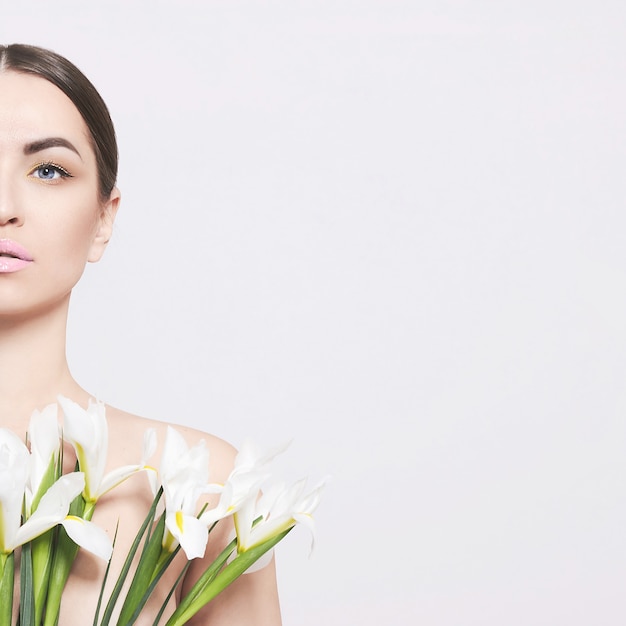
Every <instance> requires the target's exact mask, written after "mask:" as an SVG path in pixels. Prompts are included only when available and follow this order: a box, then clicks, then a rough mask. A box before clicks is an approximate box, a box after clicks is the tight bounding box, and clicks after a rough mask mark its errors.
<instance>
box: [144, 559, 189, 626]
mask: <svg viewBox="0 0 626 626" xmlns="http://www.w3.org/2000/svg"><path fill="white" fill-rule="evenodd" d="M190 565H191V561H187V563H185V567H183V569H182V571H181V572H180V574H179V575H178V578H176V580H175V582H174V584H173V585H172V588H171V589H170V591H169V593H168V594H167V596H166V597H165V600H163V604H162V605H161V608H160V609H159V612H158V613H157V616H156V618H155V619H154V622H153V623H152V626H159V622H160V621H161V618H162V617H163V613H165V609H166V608H167V603H168V602H169V601H170V599H171V597H172V596H173V595H174V592H175V591H176V587H178V585H179V584H180V581H181V580H182V579H183V578H184V577H185V574H186V573H187V570H188V569H189V566H190Z"/></svg>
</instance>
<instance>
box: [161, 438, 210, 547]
mask: <svg viewBox="0 0 626 626" xmlns="http://www.w3.org/2000/svg"><path fill="white" fill-rule="evenodd" d="M208 477H209V452H208V450H207V449H206V448H205V445H204V441H201V442H200V443H198V444H197V445H196V446H194V447H192V448H189V446H187V443H186V442H185V440H184V438H183V437H182V435H181V434H180V433H179V432H178V431H176V430H175V429H174V428H172V427H171V426H168V428H167V435H166V438H165V444H164V446H163V454H162V456H161V464H160V467H159V479H160V481H161V484H162V486H163V494H164V499H165V527H166V529H165V532H164V536H163V547H164V548H165V549H166V550H168V551H170V552H171V551H172V550H174V548H175V547H176V546H177V545H178V544H179V543H180V546H181V548H182V549H183V551H184V552H185V554H186V555H187V558H188V559H194V558H197V557H201V556H202V555H203V554H204V550H205V548H206V544H207V541H208V538H209V533H208V528H207V524H206V523H204V522H203V521H201V520H199V519H198V518H197V516H196V512H197V506H198V499H199V498H200V496H201V495H202V494H204V493H206V491H207V482H208Z"/></svg>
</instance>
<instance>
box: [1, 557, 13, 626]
mask: <svg viewBox="0 0 626 626" xmlns="http://www.w3.org/2000/svg"><path fill="white" fill-rule="evenodd" d="M0 569H1V578H0V624H10V623H11V621H12V619H13V578H14V576H15V556H14V554H13V552H11V554H0Z"/></svg>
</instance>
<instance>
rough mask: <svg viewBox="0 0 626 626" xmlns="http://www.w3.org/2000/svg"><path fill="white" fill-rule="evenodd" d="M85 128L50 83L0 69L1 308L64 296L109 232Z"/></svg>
mask: <svg viewBox="0 0 626 626" xmlns="http://www.w3.org/2000/svg"><path fill="white" fill-rule="evenodd" d="M118 202H119V193H118V192H117V190H114V192H113V194H112V195H111V198H110V199H109V200H108V202H106V203H105V204H103V203H102V201H101V200H100V198H99V194H98V172H97V167H96V158H95V154H94V151H93V148H92V147H91V138H90V135H89V131H88V129H87V127H86V125H85V122H84V121H83V119H82V117H81V115H80V113H79V112H78V110H77V109H76V107H75V106H74V104H73V103H72V102H71V100H70V99H69V98H68V97H67V96H66V95H65V94H64V93H63V92H62V91H61V90H60V89H58V88H57V87H55V86H54V85H53V84H52V83H49V82H48V81H46V80H44V79H42V78H39V77H37V76H33V75H29V74H20V73H16V72H12V71H5V72H0V315H6V314H11V313H14V314H15V313H27V312H30V313H33V312H35V311H36V310H37V309H42V310H45V309H46V308H49V307H54V306H57V305H59V304H60V303H62V302H64V301H66V300H67V299H68V298H69V294H70V292H71V290H72V287H73V286H74V285H75V284H76V282H77V281H78V279H79V278H80V276H81V274H82V272H83V270H84V267H85V263H86V262H87V261H97V260H98V259H99V258H100V256H101V255H102V253H103V251H104V248H105V246H106V242H107V241H108V239H109V236H110V232H111V227H112V222H113V218H114V216H115V211H116V209H117V205H118Z"/></svg>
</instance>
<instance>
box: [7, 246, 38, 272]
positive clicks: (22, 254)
mask: <svg viewBox="0 0 626 626" xmlns="http://www.w3.org/2000/svg"><path fill="white" fill-rule="evenodd" d="M5 254H7V255H10V256H2V255H5ZM32 260H33V258H32V257H31V256H30V254H29V253H28V250H26V248H23V247H22V246H20V244H19V243H16V242H15V241H12V240H11V239H0V274H8V273H10V272H17V271H19V270H21V269H24V268H25V267H27V266H28V265H29V264H30V263H32Z"/></svg>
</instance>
